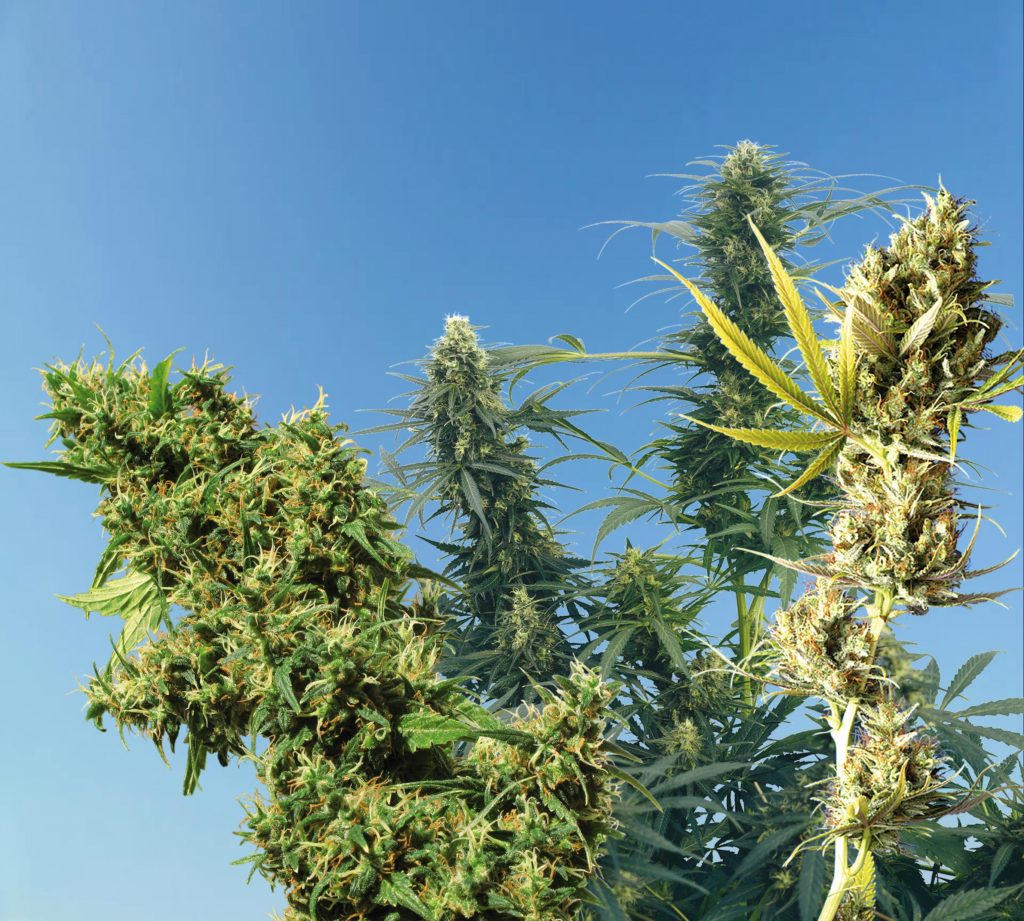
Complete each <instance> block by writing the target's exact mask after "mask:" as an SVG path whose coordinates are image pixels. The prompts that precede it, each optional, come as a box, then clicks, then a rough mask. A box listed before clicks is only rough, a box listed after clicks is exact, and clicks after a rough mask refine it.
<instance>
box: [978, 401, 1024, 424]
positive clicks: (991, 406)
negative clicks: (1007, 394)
mask: <svg viewBox="0 0 1024 921" xmlns="http://www.w3.org/2000/svg"><path fill="white" fill-rule="evenodd" d="M978 409H983V410H984V411H985V412H987V413H992V415H993V416H998V417H999V418H1000V419H1002V420H1004V421H1005V422H1020V420H1021V417H1022V416H1024V409H1021V408H1020V407H1019V406H1006V405H1004V404H1002V403H988V404H986V405H985V406H979V407H978Z"/></svg>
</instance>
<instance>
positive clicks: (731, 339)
mask: <svg viewBox="0 0 1024 921" xmlns="http://www.w3.org/2000/svg"><path fill="white" fill-rule="evenodd" d="M654 261H655V262H656V263H658V265H660V266H661V267H662V268H663V269H666V270H667V271H669V272H671V273H672V275H674V276H675V277H676V278H677V279H678V280H679V281H680V282H681V283H682V284H683V285H684V286H685V287H686V288H687V289H688V290H689V292H690V293H691V294H692V295H693V297H694V299H695V300H696V301H697V304H698V305H699V306H700V308H701V310H702V311H703V312H704V316H706V317H707V319H708V323H710V324H711V328H712V329H713V330H714V331H715V335H717V336H718V338H719V339H720V340H721V342H722V345H724V346H725V347H726V348H727V349H728V350H729V354H730V355H732V356H733V358H735V359H736V360H737V361H738V362H739V363H740V364H741V365H742V366H743V367H744V368H746V369H747V371H748V372H749V373H750V374H751V376H753V377H754V378H755V379H756V380H758V381H760V382H761V383H762V384H763V385H764V386H765V387H766V388H767V389H768V390H770V391H771V392H772V393H774V394H775V396H777V397H778V398H779V399H780V400H783V401H785V402H786V403H788V404H789V405H790V406H792V407H793V408H794V409H798V410H800V411H801V412H803V413H806V414H807V415H809V416H814V417H815V418H817V419H820V420H821V421H822V422H826V423H828V424H829V425H832V426H835V425H836V420H835V419H834V418H833V416H832V414H831V413H830V412H829V410H828V408H827V407H826V406H823V405H822V404H821V403H819V402H818V401H817V400H815V399H814V398H813V397H811V396H809V395H808V394H806V393H804V392H803V390H801V389H800V387H799V386H798V385H797V383H796V382H795V381H794V380H792V379H791V378H790V377H789V376H788V375H787V374H786V372H785V371H783V370H782V368H780V367H779V366H778V365H777V364H776V363H775V362H774V361H772V359H771V358H770V357H769V356H768V355H767V354H766V353H765V352H763V351H762V350H761V349H759V348H758V347H757V346H756V345H755V344H754V343H753V341H751V339H750V337H749V336H748V335H747V334H746V333H744V332H743V330H741V329H740V328H739V327H738V326H737V325H736V324H735V323H733V321H732V320H730V319H729V318H728V317H727V316H726V315H725V313H724V312H723V311H722V310H721V308H719V307H718V306H717V305H716V304H715V303H714V301H712V300H711V299H710V298H709V297H707V295H705V294H704V293H703V292H701V291H700V289H698V288H697V286H696V285H694V284H693V283H692V282H690V281H688V280H687V279H685V278H683V276H682V275H680V274H679V273H678V272H677V271H676V270H675V269H673V268H672V266H670V265H667V264H666V263H664V262H662V261H661V260H660V259H655V260H654Z"/></svg>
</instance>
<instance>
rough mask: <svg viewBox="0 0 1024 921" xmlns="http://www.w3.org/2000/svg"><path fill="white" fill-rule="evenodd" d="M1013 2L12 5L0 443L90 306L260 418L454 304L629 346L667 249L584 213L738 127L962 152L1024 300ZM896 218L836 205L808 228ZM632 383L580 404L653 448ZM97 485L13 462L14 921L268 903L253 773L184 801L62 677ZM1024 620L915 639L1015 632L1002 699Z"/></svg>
mask: <svg viewBox="0 0 1024 921" xmlns="http://www.w3.org/2000/svg"><path fill="white" fill-rule="evenodd" d="M1021 26H1022V24H1021V5H1020V3H1019V0H1002V2H987V3H982V4H977V5H975V6H974V7H973V8H969V7H967V6H965V5H964V4H963V3H962V2H958V3H954V2H949V0H931V2H929V3H883V2H866V3H858V4H852V3H850V4H845V3H843V4H840V3H828V4H822V3H812V2H791V0H785V2H782V3H776V4H756V3H752V2H751V3H743V2H736V3H731V4H697V3H693V4H691V3H682V2H676V3H671V2H661V3H633V4H628V5H627V4H621V3H608V2H588V3H582V2H578V3H563V4H551V3H539V2H526V3H518V4H499V3H496V2H491V3H478V2H473V3H470V2H437V3H431V4H426V3H410V2H391V3H386V4H385V3H380V4H376V3H364V4H356V3H352V2H336V3H314V2H306V3H302V4H283V3H269V2H267V3H260V4H243V3H230V2H222V3H217V4H200V3H190V4H176V3H157V2H145V3H113V2H99V3H91V4H85V3H51V2H44V0H32V2H20V3H19V2H6V3H2V4H0V137H2V153H0V163H2V164H3V169H2V173H0V305H2V309H3V316H4V321H5V322H4V335H3V337H0V355H2V360H0V375H2V378H0V379H2V384H3V413H2V415H0V420H2V425H3V439H2V455H3V458H4V459H33V458H37V457H40V456H41V455H42V448H41V446H42V442H43V440H44V425H43V424H42V423H34V422H32V421H31V417H32V416H33V415H34V414H35V413H36V412H38V411H40V410H39V409H38V406H39V402H40V400H41V394H40V391H39V384H38V378H37V375H36V374H35V373H34V372H33V371H32V368H34V367H38V366H39V365H40V364H42V363H43V362H45V361H48V360H50V359H52V358H54V357H56V356H63V357H65V358H71V357H73V356H74V355H75V354H76V353H77V352H78V351H79V349H80V348H84V350H85V352H86V353H87V354H92V353H97V352H99V351H101V350H102V349H103V347H104V345H103V341H102V339H101V337H100V335H99V334H98V333H97V332H96V329H95V326H94V324H97V323H98V324H99V325H101V326H102V327H103V328H104V329H105V330H106V332H107V333H108V334H109V335H110V337H111V338H112V339H113V341H114V343H115V344H116V346H117V348H118V349H119V350H121V351H122V353H124V354H127V353H128V352H130V351H131V350H133V349H134V348H136V347H137V346H145V347H146V350H147V355H148V356H149V357H150V358H151V360H154V361H155V360H157V359H159V358H161V357H163V356H164V355H165V354H167V353H168V352H170V351H171V350H173V349H175V348H177V347H179V346H184V347H185V355H198V356H201V355H202V354H203V352H204V351H207V350H209V351H210V352H211V353H212V354H214V355H215V356H216V357H217V358H218V359H221V360H223V361H225V362H227V363H229V364H233V365H235V366H236V368H237V377H236V380H237V383H238V385H239V387H241V388H244V389H245V390H247V391H249V392H250V393H259V394H262V395H263V398H262V400H261V404H260V406H261V408H262V410H263V412H264V414H265V418H268V419H276V418H277V417H278V416H279V414H280V413H281V412H282V411H284V410H285V409H287V408H288V406H289V405H291V404H295V405H306V404H308V403H309V402H311V401H312V400H314V399H315V396H316V387H317V385H323V386H324V387H325V388H326V389H327V391H328V392H329V394H330V398H331V404H332V407H333V410H334V413H335V414H336V416H337V417H338V418H339V419H347V420H349V421H350V422H352V423H353V425H354V426H360V425H366V424H369V423H370V422H371V421H372V420H371V419H370V418H368V417H365V416H364V417H357V416H356V411H357V410H359V409H362V408H367V407H374V406H380V405H383V404H384V403H385V402H386V401H387V400H388V399H389V398H390V397H392V396H393V395H395V394H396V393H398V392H400V390H401V389H402V386H401V384H400V383H399V382H396V381H395V380H394V379H393V378H389V377H388V376H387V374H386V372H387V371H388V370H389V368H391V366H392V365H393V364H394V363H395V362H397V361H400V360H403V359H408V358H414V357H417V356H419V355H421V354H422V353H423V351H424V349H425V347H426V345H427V343H429V342H430V341H431V340H432V339H433V338H434V337H435V336H436V335H437V334H438V333H439V331H440V325H441V322H442V318H443V316H444V315H445V314H446V313H449V312H462V313H468V314H470V315H471V317H472V318H473V320H474V321H475V322H477V323H480V324H486V325H488V326H489V327H490V331H489V335H490V337H491V338H493V339H495V340H505V341H513V340H514V341H516V342H537V341H543V340H544V339H545V338H546V337H548V336H550V335H553V334H555V333H558V332H562V331H572V332H574V333H576V334H578V335H580V336H582V337H583V338H584V339H585V340H586V341H587V343H588V345H590V346H591V347H592V348H598V349H605V348H622V347H627V346H630V345H632V344H634V343H636V342H639V341H640V340H643V339H645V338H647V337H648V336H650V335H652V334H653V333H654V332H655V331H656V330H657V329H658V328H660V327H662V326H664V325H667V324H670V323H671V322H673V320H674V318H675V316H676V313H677V305H675V304H673V305H666V304H664V303H661V302H656V301H654V300H651V301H648V302H645V305H644V306H642V307H638V308H636V309H634V310H632V311H631V312H629V313H628V314H627V313H626V312H625V308H626V307H627V306H628V305H629V303H630V301H631V300H632V298H633V296H634V295H633V293H631V292H630V291H629V290H620V289H617V287H616V286H617V285H618V284H620V283H621V282H623V281H626V280H628V279H630V278H633V277H635V276H637V275H641V274H644V273H646V272H647V271H648V265H649V263H648V262H647V255H648V252H649V249H648V245H647V241H646V239H644V238H643V237H641V236H640V235H637V236H635V237H626V238H624V239H621V240H619V241H616V242H615V243H614V244H613V245H612V246H611V247H610V249H609V250H608V251H607V252H606V253H605V255H604V256H603V257H602V258H601V260H600V261H597V259H596V256H597V252H598V249H599V246H600V243H601V242H602V240H603V234H602V233H601V232H600V231H595V230H589V231H583V232H580V230H579V228H580V227H581V226H582V225H585V224H588V223H591V222H594V221H600V220H604V219H615V218H623V217H630V218H664V217H668V216H670V215H671V214H672V213H673V211H674V209H675V207H676V204H677V200H676V199H675V198H674V196H673V193H674V191H675V189H676V187H677V185H678V183H676V182H674V181H672V180H665V179H644V177H645V176H647V175H648V174H651V173H656V172H672V171H679V170H681V169H682V167H683V165H684V164H685V162H686V161H687V160H690V159H693V158H695V157H698V156H701V155H703V154H706V153H708V152H711V151H712V150H713V148H714V146H715V145H719V144H731V143H735V142H736V141H737V140H739V139H742V138H751V139H754V140H757V141H759V142H762V143H766V144H774V145H777V146H779V147H780V148H781V149H783V150H785V151H789V152H790V153H791V154H792V156H793V157H794V158H796V159H799V160H804V161H807V162H808V163H810V164H811V165H813V166H815V167H817V168H820V169H823V170H827V171H829V172H831V173H848V172H858V173H864V172H870V173H880V174H886V175H888V176H893V177H897V178H898V179H900V180H902V181H904V182H911V183H922V184H934V183H936V181H937V179H938V177H939V175H940V174H941V176H942V178H943V180H944V181H945V183H946V185H947V186H948V187H949V188H950V189H951V190H953V191H954V192H956V193H958V194H963V195H967V196H969V197H972V198H975V199H977V201H978V203H979V204H978V210H977V215H978V217H979V219H980V220H981V221H982V223H983V225H984V227H985V230H986V235H987V236H988V238H989V239H990V240H991V241H992V244H993V245H992V246H991V248H990V249H988V250H986V251H985V255H984V262H983V265H982V268H983V271H985V272H986V273H987V274H988V275H990V276H995V277H999V278H1002V279H1003V280H1004V282H1005V284H1004V286H1003V287H1004V290H1006V291H1009V292H1011V293H1013V294H1014V295H1015V296H1016V297H1017V299H1018V302H1020V301H1021V300H1022V299H1024V285H1022V270H1021V250H1022V236H1021V213H1022V185H1021V157H1022V151H1021V131H1022V126H1021V109H1022V98H1021ZM863 184H865V185H868V184H870V183H869V182H868V181H867V180H865V182H864V183H863ZM886 232H887V231H886V228H885V227H884V226H883V225H881V224H879V223H877V222H872V221H864V222H860V223H857V222H851V223H849V224H848V225H847V227H845V228H843V230H842V231H841V232H840V233H839V234H837V237H836V240H837V245H836V246H834V247H831V248H828V250H827V251H823V253H822V256H823V257H826V258H839V257H848V256H853V255H855V254H856V253H857V251H858V249H859V247H860V246H861V245H862V244H863V243H864V242H867V240H868V239H870V238H872V237H875V236H877V235H880V234H884V233H886ZM1012 317H1013V321H1014V323H1015V324H1016V326H1015V329H1014V330H1013V331H1011V333H1010V341H1011V342H1018V343H1019V342H1020V324H1019V317H1020V310H1019V308H1018V309H1016V310H1015V311H1013V312H1012ZM612 386H613V385H612V384H611V383H609V384H607V385H606V384H601V385H599V386H598V388H596V389H595V390H594V392H593V393H592V394H590V396H587V395H586V394H585V393H583V394H582V395H581V397H580V399H581V400H585V399H589V400H591V403H592V405H594V404H597V403H603V404H604V405H605V406H607V407H609V409H610V410H611V411H610V412H609V413H608V414H607V417H606V418H605V419H602V420H599V421H598V422H597V423H596V424H597V425H599V426H603V427H604V428H603V429H602V431H604V432H605V433H611V432H617V433H618V434H619V441H620V442H621V443H623V444H624V445H625V446H627V447H628V446H630V445H635V444H637V443H639V442H640V441H641V440H643V439H644V437H645V436H646V435H647V434H648V433H649V432H650V431H651V430H652V428H653V419H652V418H651V417H650V416H649V415H645V414H644V413H643V412H642V411H640V412H633V413H630V414H628V415H627V416H625V417H621V416H620V415H619V410H620V408H621V406H619V405H617V404H615V403H614V402H613V400H611V399H604V398H603V394H604V393H605V392H607V391H608V390H610V389H612ZM993 427H994V428H995V427H999V428H1000V429H1001V430H1000V431H998V432H993V433H992V434H988V435H981V436H978V437H973V436H972V439H971V441H970V442H969V443H968V448H967V453H968V454H971V455H973V456H974V457H977V458H978V459H980V460H981V461H983V462H985V463H987V464H989V466H990V467H991V468H992V469H993V473H992V477H993V479H992V480H991V483H992V485H995V486H996V487H997V488H998V489H1000V490H1002V492H1000V493H995V494H993V496H994V501H995V502H996V503H997V504H998V506H999V511H998V513H997V517H998V518H999V520H1000V522H1001V523H1002V525H1003V526H1004V528H1005V529H1006V531H1007V534H1008V538H1007V540H1006V541H1002V540H1001V539H997V537H998V535H997V534H996V532H994V530H991V529H990V530H989V533H988V534H987V535H986V539H985V541H984V542H983V545H982V546H981V548H980V550H979V558H983V559H986V560H989V561H991V560H994V559H996V558H1001V557H997V554H1000V553H1002V555H1005V553H1006V552H1009V551H1008V550H1007V549H1006V548H1007V547H1009V548H1013V547H1017V546H1020V545H1021V543H1022V521H1021V512H1020V503H1021V499H1020V497H1021V457H1022V452H1021V427H1019V426H1018V427H1017V428H1016V429H1014V430H1011V428H1010V426H1006V425H1003V424H1000V423H995V425H994V426H993ZM581 476H583V480H582V485H583V486H584V487H585V488H586V489H587V495H588V498H590V497H597V496H598V495H600V494H601V492H600V490H601V489H603V488H604V487H603V481H602V480H601V478H600V477H599V476H597V475H596V474H594V473H593V472H591V473H586V474H581ZM95 500H96V496H95V494H94V493H93V491H92V489H91V488H90V487H87V486H85V485H83V484H76V483H70V482H64V481H58V480H54V479H50V478H46V477H43V476H41V475H38V474H27V473H14V472H12V471H6V472H3V471H0V501H2V503H3V508H5V509H7V521H8V524H7V527H5V528H4V529H3V540H4V552H3V563H4V568H3V582H4V588H5V591H4V601H3V618H4V621H3V623H4V634H3V635H4V643H3V650H4V652H3V658H4V663H3V670H2V677H0V682H2V692H0V693H2V699H3V700H4V701H5V704H4V727H3V728H4V734H3V740H2V741H0V751H2V757H0V921H63V919H67V918H76V919H83V921H91V919H98V918H103V919H105V921H179V919H181V918H183V917H188V918H197V919H199V921H206V919H218V921H243V919H244V921H250V919H253V918H259V917H264V916H266V914H267V913H268V912H270V911H271V910H272V909H275V908H280V907H281V906H282V905H283V899H282V896H281V893H280V892H278V893H276V894H271V893H270V892H269V891H268V889H267V887H266V886H265V884H263V883H262V882H261V881H259V880H255V881H254V882H253V884H252V885H251V886H249V887H248V888H246V887H245V885H244V877H245V871H244V870H242V869H241V868H237V867H230V866H229V861H231V860H232V859H234V858H236V857H238V856H239V855H240V853H241V851H240V849H239V848H238V847H237V844H236V840H235V839H234V838H232V836H231V831H232V829H234V828H236V827H237V824H238V822H239V821H240V819H241V810H240V808H239V806H238V805H237V804H236V803H235V797H236V796H237V795H239V794H241V793H244V792H246V791H248V790H249V789H250V788H251V787H252V778H251V774H250V773H249V772H248V771H246V770H238V769H234V768H232V769H228V770H218V769H216V768H214V769H212V770H211V771H210V772H209V773H208V775H207V777H206V779H205V782H204V787H205V789H204V791H203V792H202V794H201V795H199V796H196V797H194V798H192V799H188V800H185V799H182V798H181V796H180V795H179V790H180V783H181V770H180V765H176V767H175V769H174V771H173V772H170V771H168V770H166V769H165V768H163V767H162V766H161V764H160V762H159V760H158V758H157V755H156V753H155V752H154V751H153V750H152V748H151V747H147V745H145V744H143V743H142V742H140V741H134V742H131V743H130V744H131V747H132V754H131V755H128V754H125V752H123V751H122V749H121V746H120V744H119V743H118V740H117V738H116V735H106V736H104V735H100V734H99V733H97V732H95V731H94V730H93V729H92V728H91V727H90V726H89V725H87V724H86V723H85V721H84V720H83V718H82V705H83V698H82V697H81V696H80V695H76V694H74V693H71V692H72V691H73V689H74V688H75V686H76V680H77V677H78V676H82V675H85V674H86V673H87V672H88V671H89V667H90V663H91V662H92V661H93V660H98V659H102V658H104V657H105V655H106V651H107V649H108V647H107V632H108V630H107V627H108V625H107V624H106V623H104V622H103V621H102V620H101V619H99V618H94V619H92V620H91V621H89V622H85V621H84V620H83V619H82V618H81V616H80V615H79V614H78V613H77V612H76V611H74V610H72V609H71V608H68V607H66V606H64V605H62V604H61V603H60V602H59V601H57V600H56V599H55V598H54V593H56V592H61V593H69V592H74V591H78V590H82V589H84V588H85V587H86V586H87V585H88V582H89V579H90V578H91V573H92V569H93V566H94V564H95V561H96V558H97V556H98V554H99V551H100V548H101V537H100V533H99V529H98V526H97V524H96V523H95V522H94V521H92V520H91V519H90V512H91V510H92V509H93V507H94V505H95ZM582 541H583V546H584V549H589V545H590V541H589V539H588V535H586V534H584V535H582ZM1004 551H1005V552H1004ZM996 582H997V583H998V584H1020V583H1021V582H1024V574H1022V570H1021V566H1020V565H1019V564H1017V565H1015V566H1013V567H1010V568H1008V569H1007V570H1004V571H1003V573H1001V574H1000V575H999V576H998V577H996ZM1021 621H1022V616H1021V602H1020V599H1019V596H1015V597H1014V598H1012V599H1011V601H1010V602H1009V610H1003V609H1000V608H997V607H990V608H984V609H980V608H979V609H975V610H972V611H970V612H964V611H956V610H939V611H934V612H932V613H930V614H929V615H928V616H927V617H925V618H919V619H917V620H915V621H914V623H913V624H911V625H910V626H909V628H908V634H909V635H910V636H911V637H912V638H913V639H915V640H917V641H918V642H920V643H921V644H922V646H923V647H924V648H926V649H928V650H929V651H934V652H936V653H937V655H938V656H939V658H940V661H941V663H942V665H943V668H944V671H945V672H946V674H947V677H948V675H949V674H950V673H951V672H950V670H951V669H952V668H953V667H955V666H956V665H957V664H958V663H959V662H960V661H961V660H962V659H963V658H965V657H966V656H967V655H968V654H970V653H973V652H977V651H982V650H986V649H990V648H998V649H1002V650H1005V651H1006V654H1005V655H1004V656H1002V657H1001V659H1000V660H999V662H998V665H997V666H996V667H994V668H993V670H992V673H991V675H990V676H988V678H987V679H986V680H985V681H983V682H979V685H978V687H977V695H978V696H979V697H980V696H981V695H986V696H987V697H1007V696H1011V695H1014V694H1020V693H1021V692H1022V689H1021V671H1022V653H1021V645H1022V632H1021Z"/></svg>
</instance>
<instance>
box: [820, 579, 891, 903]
mask: <svg viewBox="0 0 1024 921" xmlns="http://www.w3.org/2000/svg"><path fill="white" fill-rule="evenodd" d="M892 607H893V599H892V593H891V592H888V591H884V590H879V591H878V592H876V593H875V598H874V601H873V602H872V603H871V604H869V605H868V606H867V608H868V624H869V625H870V628H871V655H872V658H874V653H875V649H876V648H877V646H878V638H879V636H881V633H882V628H883V627H884V626H885V623H886V621H887V620H888V617H889V614H890V613H891V612H892ZM860 703H861V702H860V701H859V700H858V699H857V698H853V699H852V700H850V701H848V702H847V704H846V711H845V712H844V713H843V716H842V718H841V719H840V717H839V708H838V706H837V705H836V704H835V703H831V708H832V717H831V719H830V720H829V725H830V726H831V727H832V728H831V736H832V740H833V742H835V746H836V776H837V777H838V778H839V779H840V780H842V778H843V777H844V776H845V774H846V761H847V758H848V756H849V753H850V734H851V733H852V731H853V724H854V722H855V721H856V719H857V710H858V709H859V707H860ZM850 818H852V816H850ZM835 849H836V850H835V869H834V870H833V873H832V885H831V886H830V887H829V890H828V897H827V898H826V899H825V904H824V906H822V909H821V914H820V915H818V921H833V919H834V918H835V916H836V912H838V911H839V906H840V904H841V903H842V901H843V896H844V895H846V893H847V891H848V890H849V886H850V881H851V880H852V879H853V878H854V877H855V876H856V875H857V874H858V873H859V872H860V869H861V867H862V866H863V864H864V861H865V860H866V859H867V855H868V854H869V853H870V852H871V833H870V832H869V831H865V832H864V835H863V837H862V838H861V842H860V847H859V849H858V853H857V858H856V860H854V862H853V866H851V865H850V857H849V839H848V837H847V836H846V835H839V836H838V837H837V838H836V842H835Z"/></svg>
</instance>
